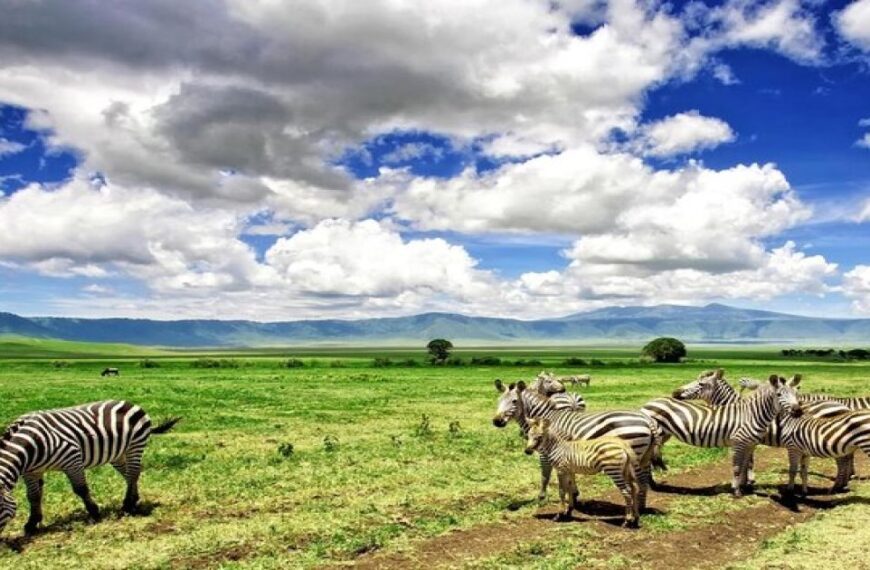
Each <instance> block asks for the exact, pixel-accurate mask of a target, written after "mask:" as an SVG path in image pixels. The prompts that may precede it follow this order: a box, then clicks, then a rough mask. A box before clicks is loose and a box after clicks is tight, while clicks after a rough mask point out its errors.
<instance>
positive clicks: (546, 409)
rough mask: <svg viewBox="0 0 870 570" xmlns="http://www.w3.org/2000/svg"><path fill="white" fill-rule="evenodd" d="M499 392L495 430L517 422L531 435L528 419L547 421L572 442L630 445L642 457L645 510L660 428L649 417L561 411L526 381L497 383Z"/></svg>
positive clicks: (640, 500) (629, 413)
mask: <svg viewBox="0 0 870 570" xmlns="http://www.w3.org/2000/svg"><path fill="white" fill-rule="evenodd" d="M496 389H497V390H498V391H499V392H501V396H500V397H499V400H498V403H497V406H496V414H495V417H494V418H493V420H492V423H493V425H495V426H496V427H499V428H502V427H505V426H506V425H507V424H508V422H510V421H511V420H515V421H516V422H517V423H519V425H520V427H521V429H522V430H523V433H524V434H525V435H528V433H529V432H528V430H529V426H528V421H527V420H528V419H529V418H548V419H550V420H551V422H552V425H553V427H554V428H555V429H558V430H559V431H560V432H562V433H563V434H564V435H565V437H567V438H569V439H571V440H582V439H593V438H599V437H618V438H620V439H623V440H625V441H626V442H628V444H629V445H631V447H632V449H633V450H634V453H635V455H637V456H638V457H639V458H640V460H639V471H638V479H639V481H640V492H639V496H638V504H639V508H640V509H641V510H643V509H644V508H645V506H646V493H647V489H648V488H649V472H650V461H651V459H652V452H653V450H654V449H655V447H656V445H657V442H658V431H657V426H656V424H655V423H654V422H653V421H652V420H651V419H650V417H649V416H648V415H646V414H645V413H643V412H640V411H638V412H635V411H611V412H597V413H578V412H574V411H571V410H560V409H558V407H557V406H556V404H555V403H554V402H553V401H552V399H550V398H547V397H546V396H544V395H542V394H539V393H537V392H534V391H532V390H527V389H526V385H525V383H524V382H518V383H517V384H516V385H514V384H511V385H510V386H509V387H507V388H506V387H505V386H504V385H502V384H501V383H500V382H497V383H496ZM544 488H546V487H544Z"/></svg>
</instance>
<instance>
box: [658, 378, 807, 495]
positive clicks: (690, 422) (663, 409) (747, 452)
mask: <svg viewBox="0 0 870 570" xmlns="http://www.w3.org/2000/svg"><path fill="white" fill-rule="evenodd" d="M783 408H784V409H787V410H788V411H790V412H791V413H793V414H800V413H802V411H801V407H800V404H799V403H798V400H797V392H796V391H795V387H794V385H793V384H792V383H789V382H786V381H785V380H784V379H782V378H780V377H778V376H776V375H773V376H771V377H770V379H769V386H764V387H763V388H762V389H761V391H758V392H755V393H754V394H753V395H752V396H751V397H749V398H746V399H745V400H741V401H738V402H733V403H731V404H727V405H724V406H720V407H717V408H712V407H710V406H708V405H706V404H702V403H696V402H690V401H683V400H678V399H676V398H657V399H655V400H651V401H649V402H647V403H646V404H645V405H644V406H643V407H642V408H641V409H642V410H643V411H644V412H646V413H648V414H649V415H650V416H652V417H653V419H655V420H656V422H657V423H658V425H659V426H660V427H661V429H662V430H663V432H664V433H665V434H669V435H672V436H674V437H676V438H677V439H679V440H680V441H682V442H684V443H688V444H690V445H695V446H698V447H728V446H730V447H732V448H733V453H732V468H733V478H732V481H731V487H732V490H733V493H734V496H735V497H741V496H743V487H745V486H746V483H747V477H748V468H749V459H750V457H751V456H752V451H753V449H754V448H755V446H756V445H757V444H758V443H759V442H760V441H761V440H762V439H763V437H764V434H765V432H766V431H767V430H768V428H769V427H770V425H771V423H772V422H773V421H774V418H775V417H776V415H777V413H778V412H779V411H780V409H783Z"/></svg>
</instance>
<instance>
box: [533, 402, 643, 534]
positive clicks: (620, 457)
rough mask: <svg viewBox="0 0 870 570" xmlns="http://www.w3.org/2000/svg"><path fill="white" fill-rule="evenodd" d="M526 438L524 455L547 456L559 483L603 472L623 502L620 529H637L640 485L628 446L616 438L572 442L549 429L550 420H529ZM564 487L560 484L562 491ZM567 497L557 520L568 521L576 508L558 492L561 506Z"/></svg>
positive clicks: (573, 500) (572, 498)
mask: <svg viewBox="0 0 870 570" xmlns="http://www.w3.org/2000/svg"><path fill="white" fill-rule="evenodd" d="M528 423H529V435H528V442H527V443H526V453H527V454H529V455H531V454H532V453H534V452H535V451H537V452H538V453H539V454H540V455H542V456H543V455H546V456H547V459H548V460H549V462H550V464H551V465H552V466H553V467H555V468H556V471H557V472H558V473H559V481H560V484H561V483H562V482H564V481H568V479H569V478H570V477H573V476H574V475H593V474H595V473H604V474H605V475H607V476H608V477H610V479H611V480H612V481H613V483H614V484H615V485H616V487H617V488H618V489H619V492H620V493H622V496H623V498H624V499H625V522H624V523H623V526H625V527H634V528H636V527H637V526H638V524H639V519H640V507H639V498H638V495H639V493H640V485H639V483H638V477H637V464H638V459H637V455H635V453H634V450H632V448H631V445H629V443H628V442H627V441H626V440H624V439H620V438H618V437H602V438H598V439H589V440H578V441H571V440H569V439H567V438H566V437H565V436H564V435H563V434H562V433H561V432H559V431H558V430H555V429H550V427H551V426H550V420H549V419H547V418H534V419H530V420H529V422H528ZM564 487H565V485H561V488H563V489H564ZM566 495H568V500H567V509H566V511H565V513H564V514H560V515H557V519H559V518H561V517H564V518H568V519H570V518H571V513H572V512H573V511H574V509H576V508H577V501H576V496H575V495H573V494H571V493H564V492H562V493H561V497H562V501H563V503H564V502H566V501H565V496H566Z"/></svg>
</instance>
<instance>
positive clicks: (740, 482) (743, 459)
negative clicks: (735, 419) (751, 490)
mask: <svg viewBox="0 0 870 570" xmlns="http://www.w3.org/2000/svg"><path fill="white" fill-rule="evenodd" d="M754 447H755V446H754V445H752V444H751V443H749V442H745V441H737V442H735V443H734V451H733V455H732V461H731V468H732V472H733V479H732V480H731V489H732V490H733V491H734V497H735V498H738V499H739V498H740V497H742V496H743V487H744V486H745V485H746V470H747V468H748V467H749V456H750V455H751V454H752V451H753V449H754Z"/></svg>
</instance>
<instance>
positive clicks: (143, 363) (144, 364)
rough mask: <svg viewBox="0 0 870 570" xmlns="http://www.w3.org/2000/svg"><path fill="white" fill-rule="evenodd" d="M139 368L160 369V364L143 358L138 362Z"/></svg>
mask: <svg viewBox="0 0 870 570" xmlns="http://www.w3.org/2000/svg"><path fill="white" fill-rule="evenodd" d="M139 368H160V363H159V362H157V361H156V360H151V359H150V358H143V359H142V360H140V361H139Z"/></svg>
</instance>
